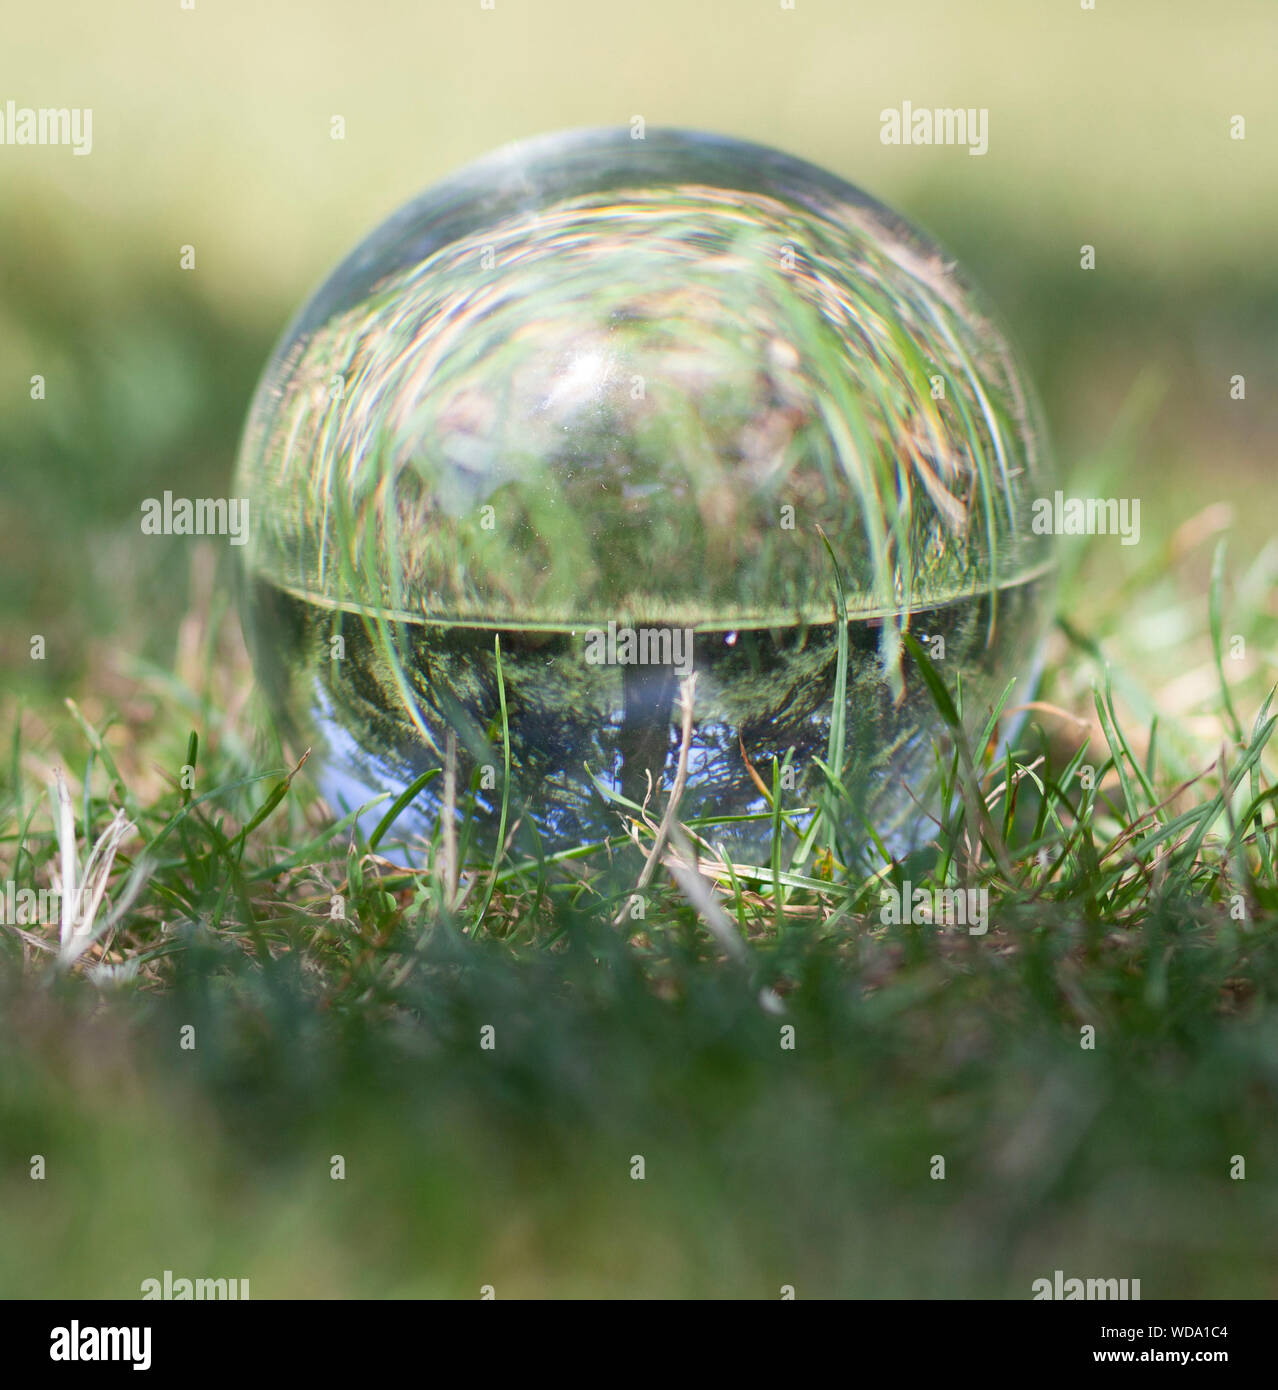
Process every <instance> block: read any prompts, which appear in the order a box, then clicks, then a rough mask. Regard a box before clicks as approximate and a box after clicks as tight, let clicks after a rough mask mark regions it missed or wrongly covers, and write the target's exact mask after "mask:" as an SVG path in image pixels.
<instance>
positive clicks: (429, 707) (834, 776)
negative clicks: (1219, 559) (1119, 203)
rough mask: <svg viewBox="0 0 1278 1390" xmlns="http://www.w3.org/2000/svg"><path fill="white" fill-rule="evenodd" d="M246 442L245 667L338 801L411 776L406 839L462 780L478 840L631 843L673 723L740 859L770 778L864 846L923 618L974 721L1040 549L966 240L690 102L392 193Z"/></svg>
mask: <svg viewBox="0 0 1278 1390" xmlns="http://www.w3.org/2000/svg"><path fill="white" fill-rule="evenodd" d="M239 470H240V471H239V484H240V485H239V491H240V493H241V494H242V495H247V496H248V497H249V498H250V499H251V505H252V515H253V523H254V524H253V528H252V536H251V539H250V543H249V545H248V547H247V548H246V549H247V571H248V577H249V585H248V588H247V590H246V602H245V616H246V628H247V631H248V633H249V637H250V642H251V646H252V650H253V653H254V661H255V667H256V669H257V672H258V675H259V679H260V681H261V682H262V684H263V685H264V687H265V689H266V691H267V693H268V695H269V697H270V699H271V702H272V704H273V706H274V708H275V710H276V713H277V715H278V718H279V722H280V725H281V727H282V729H283V730H284V731H285V733H286V734H287V736H288V738H289V739H290V741H292V742H294V743H295V744H297V745H299V746H310V747H312V748H313V750H314V751H313V759H312V762H313V763H318V764H319V766H320V768H321V785H322V788H323V790H324V792H325V795H326V797H327V799H328V800H329V801H330V803H331V804H332V805H333V806H334V808H335V809H337V810H339V811H340V810H354V809H355V808H357V807H359V806H361V805H363V804H364V803H365V802H368V801H370V800H371V799H372V798H374V797H376V796H377V795H379V794H381V793H390V794H391V796H397V795H399V794H400V793H401V792H403V791H404V790H405V789H406V788H408V787H410V786H411V785H413V783H414V782H415V781H419V780H420V781H422V785H421V786H420V788H419V789H418V791H417V793H416V794H415V796H414V798H413V800H412V802H411V804H410V805H409V806H408V807H407V808H406V809H405V810H404V811H403V812H402V813H401V815H400V817H399V819H398V821H397V823H396V832H395V837H394V838H395V839H396V840H398V841H404V840H405V839H406V838H410V837H412V836H419V835H429V834H431V833H432V830H433V829H434V827H435V825H436V822H437V820H438V817H439V815H440V811H441V807H442V806H443V805H444V804H445V793H446V784H447V787H448V788H449V789H450V790H449V793H448V794H449V797H450V798H451V799H450V800H449V803H448V804H449V805H451V806H453V807H454V808H455V813H456V814H457V816H458V817H459V818H460V819H461V820H463V821H464V823H465V824H466V826H467V827H468V831H469V833H470V835H471V837H472V842H473V843H474V844H476V845H479V846H485V847H486V848H487V849H488V850H489V851H491V849H492V847H493V845H494V841H495V839H496V836H497V833H498V825H499V822H500V820H501V812H502V808H503V804H504V805H505V809H506V813H507V815H506V824H507V827H508V829H509V830H513V834H514V839H515V842H516V844H517V845H518V846H519V848H521V849H523V850H527V851H529V852H532V853H539V854H540V853H546V852H557V851H561V850H565V849H570V848H572V847H574V846H577V845H580V844H585V843H590V842H593V841H598V840H601V839H603V838H606V837H609V836H615V835H617V834H619V833H621V832H622V830H623V829H624V816H625V815H627V814H633V808H634V807H635V806H642V805H643V804H645V803H647V804H648V806H649V810H650V813H652V814H653V815H654V817H655V818H659V817H660V814H661V811H662V809H663V808H664V804H665V799H666V795H667V794H668V791H669V788H670V785H671V782H672V780H673V777H674V772H675V768H676V766H677V764H678V761H679V758H680V755H681V751H682V755H683V757H684V758H685V759H686V765H687V780H686V788H685V790H684V793H683V798H682V801H681V804H680V818H681V819H682V820H683V821H684V822H685V823H687V824H689V825H690V827H691V828H692V829H693V830H694V831H696V832H697V833H699V834H701V835H702V836H704V838H705V839H706V843H707V844H710V845H714V846H716V847H722V848H723V849H724V850H725V851H726V852H727V853H728V854H730V855H731V857H732V858H734V859H741V860H745V861H749V862H758V863H764V864H766V863H768V862H769V858H770V848H769V845H770V841H771V838H772V834H773V813H772V809H771V805H772V801H773V800H774V799H779V800H780V803H781V805H782V807H783V808H784V812H785V824H786V827H787V828H786V829H785V831H784V833H785V834H786V835H787V836H788V837H789V839H790V845H791V846H793V845H794V844H796V843H797V842H798V840H797V836H799V835H800V834H801V833H802V832H803V829H804V827H805V826H807V825H808V823H809V821H810V819H811V817H812V816H813V815H814V814H816V813H817V811H818V809H819V808H822V807H824V811H823V812H822V814H823V815H824V817H825V820H826V822H828V823H829V828H830V830H831V833H832V837H833V839H834V841H835V848H836V849H837V851H838V853H839V854H840V856H841V861H842V862H844V863H850V862H852V860H854V859H855V858H856V857H857V855H858V853H859V851H860V849H861V848H863V847H864V846H865V845H866V844H867V843H869V842H870V840H871V837H870V835H869V831H868V828H867V827H869V826H873V827H874V829H875V831H876V833H877V835H878V836H879V837H880V839H881V842H882V843H883V844H885V845H886V846H887V847H888V848H889V849H890V850H892V851H893V852H901V851H903V850H904V849H907V848H909V847H911V846H912V845H914V844H916V843H917V842H918V841H919V840H920V838H922V837H925V836H926V833H927V812H928V811H929V810H933V811H934V810H935V809H936V807H935V804H934V803H935V796H936V787H935V777H934V772H935V754H934V745H935V743H936V740H937V738H938V736H939V735H940V734H941V732H942V724H941V721H940V720H939V718H938V716H937V714H936V712H935V709H934V707H933V704H932V701H931V699H930V697H929V695H928V693H927V690H926V687H925V685H924V682H923V681H922V680H921V678H920V676H919V673H918V671H917V670H916V669H914V668H913V666H912V663H911V661H910V659H909V657H908V656H906V655H904V654H903V645H902V639H901V634H902V633H903V632H906V631H908V632H910V633H912V634H913V635H914V636H915V637H916V638H918V639H919V640H920V641H922V642H923V643H924V646H925V649H926V650H927V651H928V652H929V654H930V655H931V656H932V658H933V660H934V663H935V665H936V666H937V669H938V671H939V672H940V673H941V674H942V676H943V677H944V678H945V679H946V682H947V684H948V685H950V687H951V688H952V689H953V688H954V687H955V686H961V690H962V696H963V703H964V710H965V714H966V715H967V716H968V717H969V718H970V720H971V722H973V723H974V724H975V723H983V721H984V717H985V716H986V714H987V713H988V709H989V707H990V705H991V702H992V701H993V700H995V699H997V697H998V696H999V695H1000V694H1001V693H1002V690H1003V688H1004V686H1005V685H1006V683H1007V681H1008V680H1009V679H1010V678H1011V677H1013V676H1015V675H1018V674H1019V675H1024V674H1026V672H1027V671H1028V668H1029V666H1030V664H1031V661H1032V655H1033V648H1034V645H1035V642H1036V639H1037V637H1038V634H1039V632H1040V630H1041V618H1042V613H1043V594H1044V586H1045V582H1046V580H1047V578H1048V577H1049V575H1050V571H1051V554H1050V550H1049V548H1048V545H1049V542H1048V540H1047V538H1045V537H1042V536H1038V535H1035V534H1034V533H1033V531H1032V530H1031V527H1030V517H1031V508H1032V503H1033V501H1034V499H1035V497H1037V496H1039V495H1041V493H1042V492H1043V490H1044V487H1045V485H1046V479H1045V460H1044V458H1043V446H1042V443H1041V438H1040V434H1039V431H1038V429H1037V427H1036V424H1035V421H1034V416H1033V411H1032V407H1031V405H1030V404H1029V401H1028V399H1027V393H1026V388H1025V386H1024V384H1023V382H1022V379H1021V377H1020V376H1019V374H1018V371H1017V368H1016V366H1015V364H1014V363H1013V360H1012V358H1011V355H1010V353H1009V350H1008V348H1007V346H1006V343H1005V341H1004V339H1003V337H1002V335H1001V333H1000V332H999V330H998V329H997V327H996V326H995V325H994V323H993V322H992V321H991V319H990V317H989V315H988V312H987V311H986V310H985V309H983V308H982V307H980V306H979V305H978V304H977V303H976V302H975V301H974V298H973V294H972V291H971V289H970V288H969V287H968V286H967V285H966V284H965V282H964V281H963V280H962V279H961V278H960V277H959V276H958V274H957V273H956V271H955V268H954V267H953V266H952V265H951V264H950V263H948V262H947V261H945V260H944V259H943V257H942V255H941V253H940V252H939V251H938V250H937V248H936V247H934V246H933V245H932V244H931V243H930V242H928V241H927V240H926V239H925V238H923V237H922V236H921V234H919V233H918V232H917V231H915V230H913V229H912V228H911V227H909V226H908V225H907V224H906V223H904V222H903V221H901V220H900V219H899V218H897V217H896V216H895V215H894V214H892V213H890V212H888V211H887V210H886V209H885V208H883V207H881V206H880V205H878V204H876V203H874V202H873V201H872V200H870V199H869V198H867V197H866V196H865V195H863V194H861V193H859V192H858V191H857V190H856V189H854V188H852V187H851V186H850V185H848V184H846V183H844V182H843V181H842V180H839V179H837V178H835V177H833V176H832V175H829V174H826V173H824V172H823V171H821V170H819V169H817V168H815V167H813V166H811V165H808V164H804V163H801V162H799V161H797V160H794V159H791V158H789V157H788V156H785V155H782V154H778V153H776V152H774V151H770V150H765V149H762V148H760V147H757V146H753V145H746V144H742V143H739V142H736V141H732V140H725V139H720V138H713V137H708V136H701V135H694V134H687V133H679V132H653V131H649V132H648V135H647V138H646V139H645V140H641V141H637V140H632V139H630V138H629V134H628V133H627V132H619V133H613V132H588V133H574V134H569V135H564V136H556V137H550V138H547V139H542V140H537V141H532V142H529V143H527V144H524V145H520V146H516V147H513V148H512V149H510V150H506V151H501V152H499V153H498V154H496V155H494V156H491V157H489V158H488V159H485V160H483V161H481V162H479V163H478V164H476V165H474V166H472V167H471V168H470V169H468V170H466V171H464V172H463V173H462V174H460V175H458V176H455V177H454V178H452V179H450V180H447V181H446V182H444V183H442V184H440V185H438V186H436V187H435V188H433V189H431V190H430V191H428V192H427V193H426V194H425V195H424V196H423V197H421V198H420V199H418V200H417V201H416V202H414V203H412V204H410V205H409V206H408V207H406V208H405V209H404V210H402V211H401V212H400V213H398V214H396V215H395V216H394V217H392V218H391V219H390V221H388V222H387V223H386V224H385V225H384V226H383V227H381V228H380V229H378V230H377V231H376V232H374V233H373V234H372V235H371V236H370V237H369V238H368V240H367V241H366V242H364V243H363V245H361V246H360V247H359V248H358V249H357V250H356V251H355V252H354V253H353V254H352V255H351V256H350V257H349V258H348V259H347V260H346V261H345V262H344V263H343V264H342V265H341V266H340V267H339V268H338V269H337V271H336V272H335V273H334V274H333V275H332V277H331V278H330V279H329V280H328V282H327V283H326V284H325V285H324V286H323V287H322V288H321V289H320V291H319V292H318V293H317V294H316V295H315V297H314V298H313V299H312V301H311V302H310V303H309V304H308V305H307V306H306V308H305V309H304V310H303V312H302V314H301V316H300V317H299V318H298V320H297V321H296V322H295V324H294V325H293V326H292V327H291V328H290V330H289V332H288V333H287V334H286V336H285V338H284V340H283V342H282V343H281V345H280V346H279V348H278V349H277V351H276V353H275V355H274V357H273V359H272V361H271V363H270V364H269V366H268V368H267V370H266V372H265V374H264V376H263V379H262V382H261V384H260V386H259V389H258V393H257V396H256V398H255V401H254V404H253V408H252V412H251V414H250V418H249V422H248V426H247V428H246V432H245V438H244V443H243V446H242V450H241V456H240V463H239ZM841 651H842V653H843V656H842V659H841V658H840V652H841ZM689 700H690V701H691V717H690V719H689V721H688V723H687V736H686V741H685V737H684V732H683V731H684V727H685V721H684V704H685V702H686V701H689ZM445 769H447V770H448V771H449V775H448V776H447V777H445V776H444V771H445ZM507 769H509V772H507ZM432 772H433V773H435V774H436V775H434V776H430V775H429V774H431V773H432ZM386 804H387V803H386V802H383V803H382V805H381V806H380V807H378V808H376V809H374V810H372V811H370V812H368V813H367V816H368V819H367V822H366V823H367V824H368V825H374V824H376V823H377V821H378V820H379V819H380V817H381V815H382V813H383V812H384V810H385V807H386Z"/></svg>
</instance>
